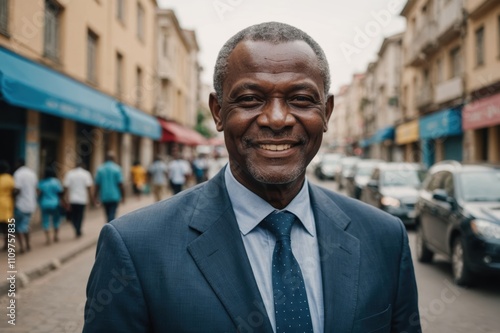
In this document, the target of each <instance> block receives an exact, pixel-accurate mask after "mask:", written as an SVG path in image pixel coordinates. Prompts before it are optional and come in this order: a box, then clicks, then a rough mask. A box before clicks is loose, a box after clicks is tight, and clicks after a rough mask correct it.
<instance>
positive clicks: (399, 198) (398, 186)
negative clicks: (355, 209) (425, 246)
mask: <svg viewBox="0 0 500 333" xmlns="http://www.w3.org/2000/svg"><path fill="white" fill-rule="evenodd" d="M424 176H425V168H424V167H423V166H421V165H419V164H416V163H399V162H391V163H380V164H379V165H377V166H376V167H375V168H374V169H373V172H372V175H371V177H370V180H368V183H367V184H366V186H365V188H364V189H363V191H362V193H361V200H362V201H364V202H366V203H368V204H370V205H372V206H375V207H377V208H380V209H382V210H384V211H386V212H387V213H389V214H392V215H394V216H397V217H399V218H400V219H401V220H402V221H403V223H404V224H405V225H408V226H409V225H412V226H413V225H414V224H415V217H416V214H415V204H416V202H417V199H418V191H419V189H420V186H421V184H422V181H423V179H424Z"/></svg>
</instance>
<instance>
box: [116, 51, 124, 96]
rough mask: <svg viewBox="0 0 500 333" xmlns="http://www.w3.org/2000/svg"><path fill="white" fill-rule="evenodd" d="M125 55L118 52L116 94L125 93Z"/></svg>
mask: <svg viewBox="0 0 500 333" xmlns="http://www.w3.org/2000/svg"><path fill="white" fill-rule="evenodd" d="M122 82H123V56H122V55H121V54H120V53H116V94H117V95H118V96H121V95H122V93H123V83H122Z"/></svg>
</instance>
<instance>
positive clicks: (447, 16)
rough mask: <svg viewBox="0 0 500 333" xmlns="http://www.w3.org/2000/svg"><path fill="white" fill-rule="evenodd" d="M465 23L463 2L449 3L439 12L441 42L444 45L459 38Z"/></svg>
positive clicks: (455, 0)
mask: <svg viewBox="0 0 500 333" xmlns="http://www.w3.org/2000/svg"><path fill="white" fill-rule="evenodd" d="M463 21H464V15H463V10H462V1H459V0H451V1H448V3H447V4H446V5H445V6H444V7H442V8H441V10H440V12H439V17H438V31H437V34H438V39H439V41H440V42H442V43H444V42H447V41H449V40H451V39H452V38H454V37H456V36H458V34H459V33H460V28H461V26H462V24H463V23H464V22H463Z"/></svg>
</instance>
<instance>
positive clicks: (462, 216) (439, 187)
mask: <svg viewBox="0 0 500 333" xmlns="http://www.w3.org/2000/svg"><path fill="white" fill-rule="evenodd" d="M416 210H417V229H418V232H417V238H416V239H417V240H416V249H417V251H416V252H417V258H418V260H419V261H420V262H430V261H432V258H433V255H434V253H440V254H443V255H445V256H447V257H448V258H449V259H451V266H452V273H453V279H454V281H455V283H456V284H458V285H470V284H473V282H474V280H475V278H476V276H478V275H480V274H486V273H500V166H499V165H497V166H493V165H486V164H461V163H458V162H455V161H447V162H441V163H438V164H436V165H434V166H433V167H432V168H430V170H429V173H428V175H427V177H426V179H425V181H424V183H423V185H422V190H421V191H420V194H419V199H418V202H417V206H416Z"/></svg>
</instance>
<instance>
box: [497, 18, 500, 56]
mask: <svg viewBox="0 0 500 333" xmlns="http://www.w3.org/2000/svg"><path fill="white" fill-rule="evenodd" d="M497 23H498V24H497V25H498V27H497V34H498V35H497V43H498V57H499V58H500V16H498V19H497Z"/></svg>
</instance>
